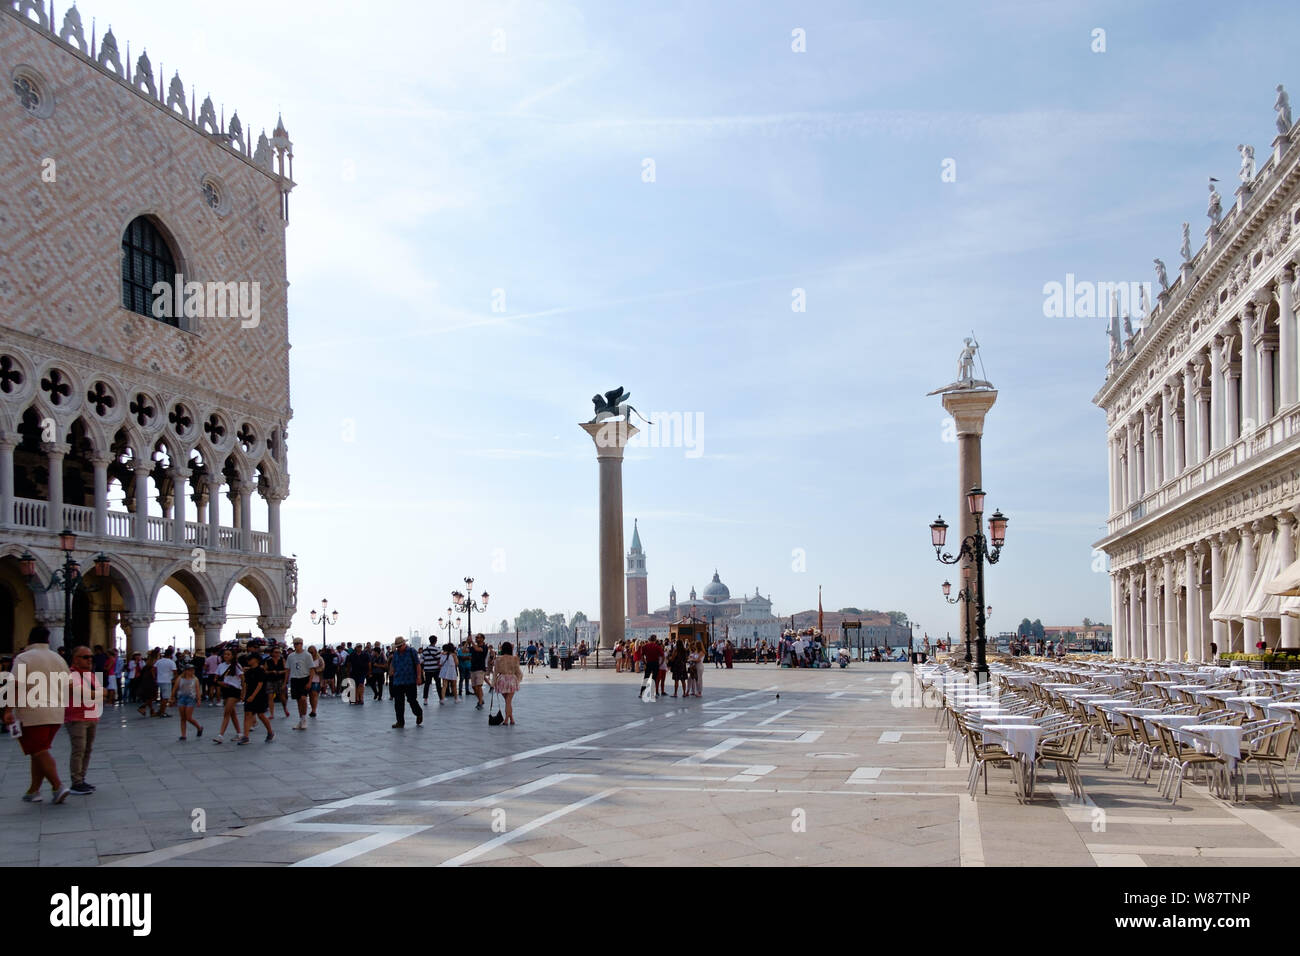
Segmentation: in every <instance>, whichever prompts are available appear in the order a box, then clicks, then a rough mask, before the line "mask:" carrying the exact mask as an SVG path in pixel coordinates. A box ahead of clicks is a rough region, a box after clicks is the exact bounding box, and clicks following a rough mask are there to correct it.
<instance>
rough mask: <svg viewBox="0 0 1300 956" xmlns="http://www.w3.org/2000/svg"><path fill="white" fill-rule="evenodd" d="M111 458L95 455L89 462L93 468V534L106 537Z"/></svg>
mask: <svg viewBox="0 0 1300 956" xmlns="http://www.w3.org/2000/svg"><path fill="white" fill-rule="evenodd" d="M112 460H113V459H112V458H110V457H109V456H107V455H95V456H94V457H93V458H91V459H90V464H91V465H92V466H93V467H94V469H95V535H96V536H97V537H100V538H106V537H108V466H109V464H110V463H111V462H112Z"/></svg>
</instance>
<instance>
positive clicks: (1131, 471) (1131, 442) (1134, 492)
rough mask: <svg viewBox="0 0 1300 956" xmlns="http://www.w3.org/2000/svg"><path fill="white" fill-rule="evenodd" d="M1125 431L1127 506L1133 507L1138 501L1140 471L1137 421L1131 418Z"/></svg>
mask: <svg viewBox="0 0 1300 956" xmlns="http://www.w3.org/2000/svg"><path fill="white" fill-rule="evenodd" d="M1124 431H1125V433H1126V434H1127V437H1128V468H1127V469H1126V471H1127V472H1128V473H1127V474H1126V475H1125V476H1124V478H1125V494H1124V498H1125V505H1127V506H1132V505H1133V504H1135V503H1136V502H1137V500H1138V480H1137V475H1138V469H1137V449H1138V439H1137V420H1136V419H1135V418H1129V420H1128V423H1127V424H1126V425H1125V426H1124Z"/></svg>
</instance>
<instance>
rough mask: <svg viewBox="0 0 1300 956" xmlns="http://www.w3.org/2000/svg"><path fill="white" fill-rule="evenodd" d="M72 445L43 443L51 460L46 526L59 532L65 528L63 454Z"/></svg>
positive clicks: (47, 457)
mask: <svg viewBox="0 0 1300 956" xmlns="http://www.w3.org/2000/svg"><path fill="white" fill-rule="evenodd" d="M71 448H72V446H71V445H69V444H67V442H46V443H45V444H43V445H41V451H43V452H45V456H46V459H47V461H48V462H49V473H50V478H49V482H48V485H49V492H50V493H49V503H48V505H47V510H46V512H45V528H46V530H48V531H53V532H54V533H55V534H58V533H59V532H60V531H62V530H63V524H64V522H63V456H64V455H66V454H67V453H68V452H69V451H70V450H71Z"/></svg>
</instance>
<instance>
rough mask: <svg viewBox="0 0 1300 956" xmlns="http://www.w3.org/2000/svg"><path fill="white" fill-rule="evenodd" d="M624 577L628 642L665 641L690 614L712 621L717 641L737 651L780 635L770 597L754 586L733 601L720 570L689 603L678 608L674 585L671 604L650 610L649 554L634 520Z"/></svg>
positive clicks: (670, 592)
mask: <svg viewBox="0 0 1300 956" xmlns="http://www.w3.org/2000/svg"><path fill="white" fill-rule="evenodd" d="M626 578H627V624H626V634H627V636H628V638H630V639H636V640H645V639H646V638H648V637H649V636H650V635H651V634H657V635H659V637H661V638H664V637H667V636H668V626H669V625H670V624H672V623H673V622H674V621H677V620H679V619H681V618H684V617H689V616H691V615H692V614H693V615H694V616H695V617H697V618H701V619H703V620H705V621H710V622H712V625H713V633H714V636H715V638H717V639H718V640H722V639H724V638H730V640H731V641H732V643H734V644H735V645H737V646H738V647H744V646H748V645H752V644H756V643H757V642H758V641H762V640H766V641H768V642H769V643H771V642H773V641H775V640H777V639H778V638H780V636H781V619H780V618H778V617H776V616H775V615H773V613H772V599H771V597H763V596H762V595H761V594H760V593H759V591H758V588H757V587H755V588H754V593H753V594H747V595H745V596H743V597H738V598H733V597H732V596H731V590H730V589H729V588H728V587H727V586H726V585H725V584H723V583H722V579H721V578H720V577H719V576H718V572H717V570H716V569H715V570H714V572H713V580H712V581H710V582H709V583H708V584H707V585H706V586H705V588H704V593H703V595H700V596H697V595H696V593H695V588H694V587H692V588H691V592H690V597H689V598H688V600H687V602H686V603H685V604H678V603H677V587H676V586H675V585H674V586H673V587H672V588H670V589H669V591H668V604H667V605H666V606H664V607H660V608H657V609H656V610H654V611H653V612H652V611H650V610H649V598H648V592H649V587H648V575H647V573H646V559H645V551H644V549H643V548H642V547H641V531H640V529H639V528H638V527H637V524H636V522H635V521H633V523H632V547H631V548H630V549H629V550H628V552H627V573H626Z"/></svg>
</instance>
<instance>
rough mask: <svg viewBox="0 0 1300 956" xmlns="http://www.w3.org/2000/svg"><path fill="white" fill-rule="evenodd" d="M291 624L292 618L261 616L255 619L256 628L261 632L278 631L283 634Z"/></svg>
mask: <svg viewBox="0 0 1300 956" xmlns="http://www.w3.org/2000/svg"><path fill="white" fill-rule="evenodd" d="M292 623H293V618H292V617H281V616H276V615H265V614H264V615H261V616H259V617H258V619H257V626H258V627H260V628H261V629H262V630H263V631H279V632H280V633H281V634H283V633H284V632H285V631H287V630H288V629H289V625H290V624H292Z"/></svg>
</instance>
